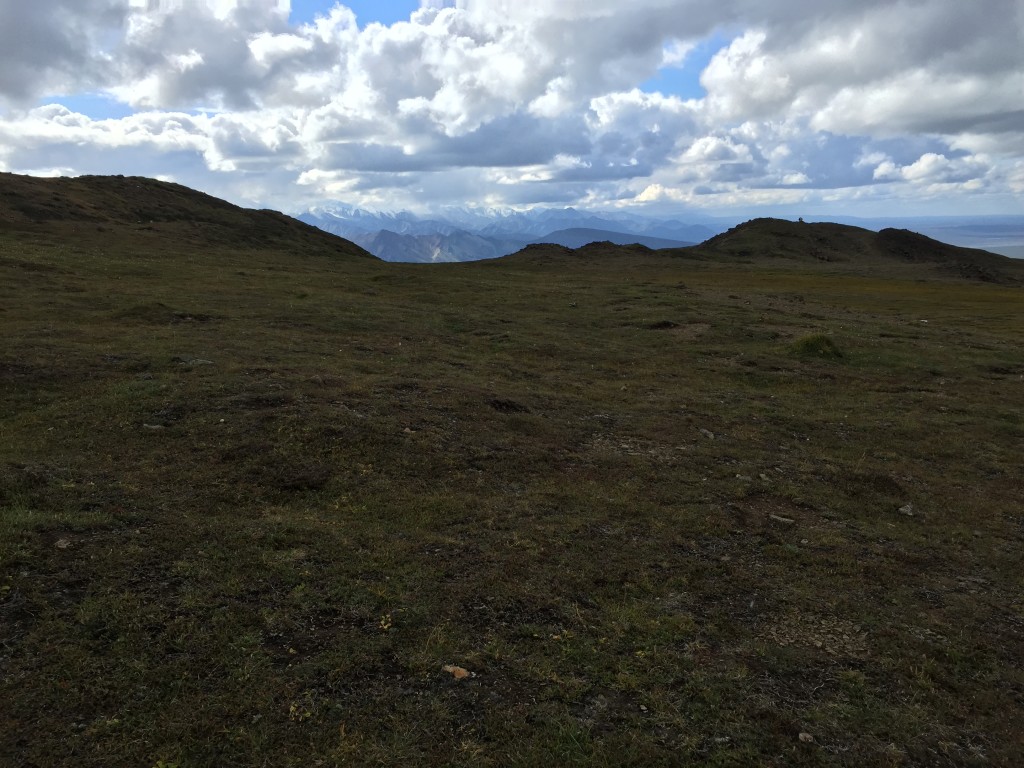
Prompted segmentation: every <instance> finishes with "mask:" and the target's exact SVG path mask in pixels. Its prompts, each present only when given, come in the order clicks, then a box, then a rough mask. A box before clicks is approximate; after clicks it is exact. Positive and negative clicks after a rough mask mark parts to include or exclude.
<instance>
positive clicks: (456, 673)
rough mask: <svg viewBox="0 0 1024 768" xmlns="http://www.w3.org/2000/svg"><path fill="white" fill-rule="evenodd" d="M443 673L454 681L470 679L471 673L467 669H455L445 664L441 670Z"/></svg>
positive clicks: (452, 665) (453, 666)
mask: <svg viewBox="0 0 1024 768" xmlns="http://www.w3.org/2000/svg"><path fill="white" fill-rule="evenodd" d="M441 669H442V670H443V671H445V672H447V673H448V674H449V675H451V676H452V677H454V678H455V679H456V680H465V679H466V678H467V677H472V676H473V673H472V672H470V671H469V670H468V669H463V668H462V667H457V666H455V665H454V664H445V665H444V666H443V667H442V668H441Z"/></svg>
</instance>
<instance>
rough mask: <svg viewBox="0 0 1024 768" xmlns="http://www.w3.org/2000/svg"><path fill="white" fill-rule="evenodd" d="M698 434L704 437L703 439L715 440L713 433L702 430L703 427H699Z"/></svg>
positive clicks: (708, 430)
mask: <svg viewBox="0 0 1024 768" xmlns="http://www.w3.org/2000/svg"><path fill="white" fill-rule="evenodd" d="M700 433H701V434H702V435H704V437H706V438H707V439H708V440H714V439H715V433H714V432H712V431H711V430H710V429H704V428H703V427H701V430H700Z"/></svg>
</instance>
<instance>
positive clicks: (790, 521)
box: [768, 515, 796, 525]
mask: <svg viewBox="0 0 1024 768" xmlns="http://www.w3.org/2000/svg"><path fill="white" fill-rule="evenodd" d="M768 519H769V520H774V521H775V522H776V523H782V524H783V525H796V520H793V519H792V518H790V517H783V516H782V515H768Z"/></svg>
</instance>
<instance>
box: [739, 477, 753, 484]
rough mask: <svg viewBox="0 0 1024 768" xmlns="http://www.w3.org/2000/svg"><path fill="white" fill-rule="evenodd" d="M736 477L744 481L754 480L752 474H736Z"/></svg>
mask: <svg viewBox="0 0 1024 768" xmlns="http://www.w3.org/2000/svg"><path fill="white" fill-rule="evenodd" d="M736 479H737V480H742V481H743V482H744V483H750V482H753V480H754V478H752V477H751V476H750V475H736Z"/></svg>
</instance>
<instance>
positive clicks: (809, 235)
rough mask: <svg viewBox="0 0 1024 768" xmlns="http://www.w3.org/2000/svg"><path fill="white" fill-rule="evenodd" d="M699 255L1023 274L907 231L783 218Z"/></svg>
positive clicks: (730, 235) (979, 253) (748, 226)
mask: <svg viewBox="0 0 1024 768" xmlns="http://www.w3.org/2000/svg"><path fill="white" fill-rule="evenodd" d="M699 250H700V252H701V254H702V255H707V256H711V257H727V258H732V259H747V260H751V259H766V258H767V259H779V260H795V261H801V262H809V261H819V262H827V263H835V264H846V265H855V266H872V265H880V264H888V265H894V264H915V265H931V266H933V267H935V268H937V271H938V273H940V274H947V275H956V276H960V277H964V278H968V279H977V280H983V281H988V282H995V283H998V282H1006V281H1011V282H1012V281H1014V280H1015V279H1018V278H1017V276H1019V275H1021V274H1024V272H1022V271H1021V268H1022V265H1021V264H1020V263H1019V262H1016V261H1015V260H1013V259H1010V258H1008V257H1006V256H1000V255H999V254H995V253H989V252H988V251H983V250H980V249H976V248H962V247H959V246H955V245H948V244H946V243H942V242H939V241H937V240H933V239H931V238H929V237H926V236H924V235H921V234H918V233H915V232H910V231H908V230H900V229H891V228H889V229H883V230H881V231H879V232H873V231H871V230H868V229H863V228H860V227H855V226H850V225H845V224H832V223H816V224H811V223H804V222H792V221H785V220H782V219H754V220H753V221H749V222H746V223H745V224H741V225H740V226H738V227H734V228H733V229H730V230H729V231H728V232H725V233H723V234H720V235H717V236H715V237H713V238H711V239H710V240H708V241H706V242H705V243H702V244H701V246H700V249H699ZM935 272H936V270H929V271H928V272H927V273H928V274H934V273H935Z"/></svg>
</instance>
